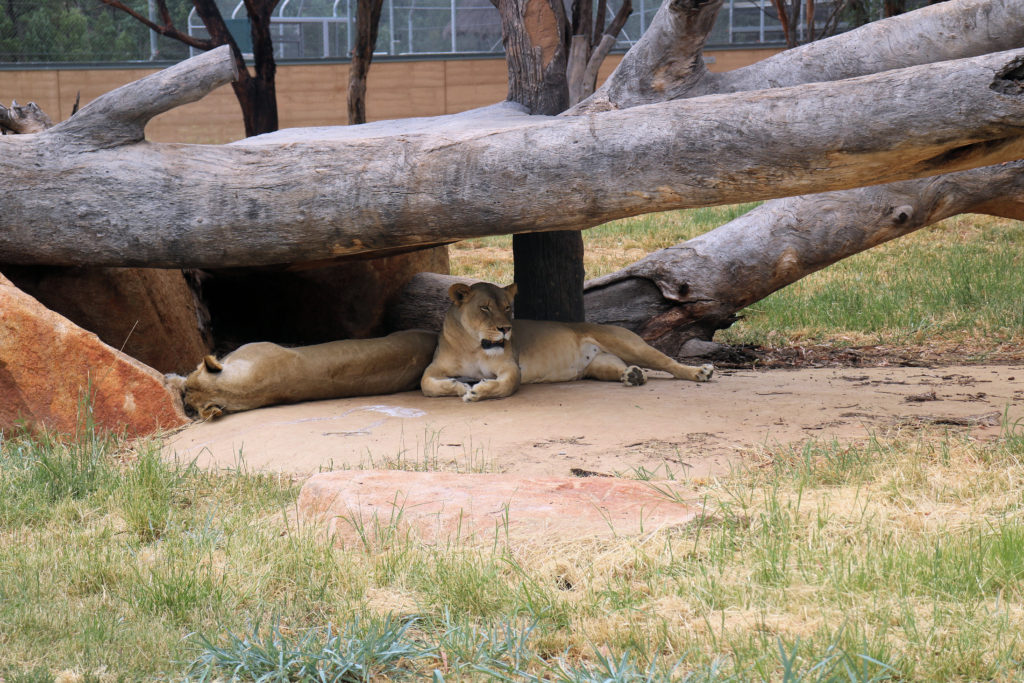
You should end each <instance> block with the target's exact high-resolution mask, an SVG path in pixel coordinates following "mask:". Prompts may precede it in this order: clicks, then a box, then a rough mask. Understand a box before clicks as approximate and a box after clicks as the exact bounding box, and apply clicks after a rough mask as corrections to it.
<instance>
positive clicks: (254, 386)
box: [167, 330, 437, 420]
mask: <svg viewBox="0 0 1024 683" xmlns="http://www.w3.org/2000/svg"><path fill="white" fill-rule="evenodd" d="M436 346H437V335H436V334H435V333H434V332H427V331H425V330H404V331H401V332H395V333H393V334H389V335H388V336H386V337H380V338H378V339H346V340H343V341H334V342H327V343H326V344H315V345H313V346H300V347H296V348H285V347H283V346H278V345H277V344H273V343H271V342H254V343H252V344H246V345H244V346H241V347H239V348H238V349H236V350H235V351H232V352H231V353H229V354H228V355H227V356H225V357H224V358H222V359H221V360H217V359H216V358H215V357H213V356H206V357H205V358H203V360H202V362H200V363H199V366H198V367H197V368H196V369H195V370H194V371H193V372H192V373H191V374H189V376H188V377H181V376H180V375H168V377H167V380H168V383H169V384H170V385H171V386H173V387H175V388H176V389H178V390H179V391H181V392H182V397H183V400H184V403H185V406H186V410H191V411H194V412H195V413H196V414H198V415H199V417H200V418H201V419H203V420H209V419H212V418H214V417H218V416H220V415H222V414H224V413H233V412H238V411H242V410H252V409H253V408H260V407H263V406H268V405H275V404H278V403H298V402H300V401H316V400H320V399H326V398H344V397H347V396H368V395H372V394H391V393H395V392H398V391H410V390H412V389H415V388H416V387H417V386H418V384H419V381H420V376H421V375H422V374H423V370H424V368H426V367H427V365H428V364H429V363H430V360H431V357H432V356H433V353H434V348H435V347H436Z"/></svg>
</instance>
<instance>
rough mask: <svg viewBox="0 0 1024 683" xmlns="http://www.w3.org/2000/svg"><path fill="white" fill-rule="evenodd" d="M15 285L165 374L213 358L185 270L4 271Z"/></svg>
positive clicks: (9, 268) (15, 268)
mask: <svg viewBox="0 0 1024 683" xmlns="http://www.w3.org/2000/svg"><path fill="white" fill-rule="evenodd" d="M2 271H3V274H4V275H6V276H7V278H8V279H10V281H11V282H13V283H14V285H15V286H16V287H17V288H18V289H20V290H21V291H23V292H25V293H26V294H28V295H29V296H32V297H35V298H36V299H37V300H38V301H39V303H41V304H42V305H44V306H46V307H47V308H49V309H50V310H51V311H54V312H56V313H60V314H61V315H63V316H64V317H66V318H68V319H69V320H71V322H73V323H75V324H76V325H78V326H80V327H83V328H85V329H86V330H89V331H90V332H95V333H96V335H97V336H99V338H100V339H101V340H102V341H103V342H104V343H106V344H109V345H110V346H113V347H114V348H115V349H120V350H121V351H124V352H125V353H127V354H128V355H129V356H131V357H132V358H135V359H136V360H140V361H142V362H143V363H145V364H146V365H148V366H150V367H151V368H154V369H155V370H158V371H160V372H176V373H180V374H188V373H189V372H192V371H193V370H195V368H196V365H197V364H198V363H199V361H200V359H202V357H203V356H204V355H206V354H207V353H210V350H211V349H212V344H211V341H210V338H209V330H208V327H209V325H208V323H207V321H206V317H207V315H206V311H205V308H204V307H203V306H202V305H201V304H200V303H199V301H198V300H197V297H196V294H195V292H194V291H193V288H192V286H190V284H189V281H188V280H187V279H186V277H185V275H184V274H183V273H182V271H181V270H162V269H157V268H75V267H64V266H3V268H2Z"/></svg>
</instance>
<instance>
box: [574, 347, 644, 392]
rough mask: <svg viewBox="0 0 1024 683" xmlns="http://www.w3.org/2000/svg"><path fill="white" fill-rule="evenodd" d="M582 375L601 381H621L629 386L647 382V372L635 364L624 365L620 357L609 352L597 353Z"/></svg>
mask: <svg viewBox="0 0 1024 683" xmlns="http://www.w3.org/2000/svg"><path fill="white" fill-rule="evenodd" d="M583 377H585V378H587V379H597V380H601V381H602V382H622V383H623V384H625V385H626V386H629V387H638V386H640V385H641V384H646V383H647V373H646V372H645V371H644V369H643V368H640V367H637V366H636V365H626V363H624V362H623V360H622V359H621V358H619V357H618V356H616V355H614V354H611V353H599V354H597V355H596V356H594V360H592V361H590V364H589V365H588V366H587V367H586V369H585V370H584V371H583Z"/></svg>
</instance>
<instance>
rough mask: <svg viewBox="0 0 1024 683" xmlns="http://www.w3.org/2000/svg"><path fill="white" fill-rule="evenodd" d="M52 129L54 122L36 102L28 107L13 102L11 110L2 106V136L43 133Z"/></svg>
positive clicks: (0, 128)
mask: <svg viewBox="0 0 1024 683" xmlns="http://www.w3.org/2000/svg"><path fill="white" fill-rule="evenodd" d="M52 127H53V121H51V120H50V117H49V116H47V115H46V113H45V112H44V111H43V110H42V109H40V108H39V105H37V104H36V103H35V102H29V103H28V104H26V105H19V104H18V103H17V102H11V108H10V109H8V108H7V107H5V106H3V105H2V104H0V134H3V135H11V134H14V135H18V134H26V133H41V132H43V131H44V130H46V129H47V128H52Z"/></svg>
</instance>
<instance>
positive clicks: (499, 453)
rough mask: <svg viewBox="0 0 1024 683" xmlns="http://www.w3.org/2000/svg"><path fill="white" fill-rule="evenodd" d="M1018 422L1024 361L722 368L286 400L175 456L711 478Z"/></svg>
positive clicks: (294, 466)
mask: <svg viewBox="0 0 1024 683" xmlns="http://www.w3.org/2000/svg"><path fill="white" fill-rule="evenodd" d="M923 397H926V398H923ZM1004 419H1009V421H1010V422H1011V423H1013V422H1015V421H1024V363H1021V364H1012V363H1011V364H1006V365H973V366H956V367H914V366H883V367H860V366H855V367H810V368H803V369H721V370H719V372H718V373H717V374H716V376H715V379H714V380H713V381H711V382H709V383H707V384H696V383H693V382H684V381H675V380H671V379H668V378H667V376H666V377H665V378H655V379H652V381H650V382H649V383H648V384H647V385H645V386H642V387H625V386H621V385H619V384H614V383H605V382H587V381H584V382H571V383H566V384H550V385H531V386H525V387H522V388H521V389H520V391H519V392H518V393H517V394H515V395H514V396H512V397H510V398H507V399H502V400H498V401H484V402H480V403H473V404H465V403H462V402H461V401H459V400H457V399H452V398H436V399H429V398H425V397H424V396H422V395H421V394H419V393H418V392H410V393H404V394H394V395H390V396H372V397H365V398H357V399H340V400H334V401H319V402H315V403H303V404H298V405H292V406H276V407H272V408H265V409H262V410H254V411H251V412H247V413H239V414H236V415H229V416H226V417H224V418H221V419H219V420H217V421H213V422H209V423H204V424H195V425H193V426H191V427H189V428H187V429H185V430H184V431H182V432H180V433H178V434H176V435H174V436H173V437H172V438H170V439H169V441H168V443H167V446H166V452H167V454H168V455H174V456H176V457H178V458H182V459H186V460H196V461H197V462H198V463H199V464H201V465H204V466H214V467H234V466H237V465H238V464H239V461H240V460H243V461H244V462H245V464H246V465H248V466H250V467H255V468H260V469H269V470H277V471H285V472H293V473H298V474H308V473H313V472H317V471H323V470H330V469H395V468H398V469H410V470H412V469H415V470H448V471H462V472H467V471H472V472H508V473H514V474H516V475H518V476H572V475H575V476H588V475H595V474H598V475H620V476H635V475H637V474H645V473H646V474H650V475H654V476H668V475H669V474H671V475H672V476H676V477H679V476H690V477H707V476H713V475H717V474H721V473H723V472H726V471H728V470H729V468H730V467H732V466H734V465H736V464H737V463H738V462H740V461H741V460H743V459H744V458H748V457H750V455H751V453H752V451H753V450H755V449H757V448H758V447H760V446H765V445H768V446H773V445H777V444H792V443H799V442H804V441H806V440H807V439H832V438H835V439H840V440H856V439H864V438H866V437H868V436H869V435H870V434H872V433H877V432H879V431H884V430H890V429H912V428H918V427H921V426H926V425H939V426H943V427H945V428H949V429H957V430H963V431H966V432H968V433H970V434H971V435H972V436H975V437H977V438H981V439H986V438H994V437H996V436H998V435H999V433H1000V431H1001V429H1002V428H1003V427H1002V424H1003V421H1004Z"/></svg>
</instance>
